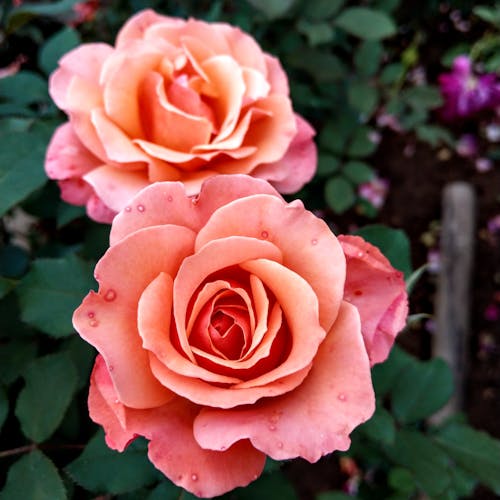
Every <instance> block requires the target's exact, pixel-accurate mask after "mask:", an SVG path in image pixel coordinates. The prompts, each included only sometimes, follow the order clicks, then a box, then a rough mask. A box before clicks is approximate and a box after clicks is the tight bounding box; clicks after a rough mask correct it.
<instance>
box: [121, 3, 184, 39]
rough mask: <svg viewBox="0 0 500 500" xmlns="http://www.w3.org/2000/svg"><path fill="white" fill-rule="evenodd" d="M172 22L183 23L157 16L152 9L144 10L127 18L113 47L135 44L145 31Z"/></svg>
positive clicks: (182, 21)
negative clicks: (159, 24) (158, 24)
mask: <svg viewBox="0 0 500 500" xmlns="http://www.w3.org/2000/svg"><path fill="white" fill-rule="evenodd" d="M166 21H168V22H172V23H174V22H175V23H176V24H184V23H185V21H184V20H181V19H174V18H167V17H165V16H162V15H160V14H157V13H156V12H155V11H153V10H152V9H145V10H142V11H140V12H138V13H137V14H135V15H133V16H132V17H130V18H129V20H128V21H127V22H126V23H125V24H124V25H123V26H122V28H121V29H120V31H119V33H118V35H117V37H116V42H115V46H116V47H117V48H123V47H125V46H126V45H128V44H129V43H130V42H135V41H136V40H137V39H141V38H143V36H144V33H145V32H146V31H147V29H148V28H149V27H150V26H152V25H154V24H155V23H158V22H166Z"/></svg>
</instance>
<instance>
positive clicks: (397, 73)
mask: <svg viewBox="0 0 500 500" xmlns="http://www.w3.org/2000/svg"><path fill="white" fill-rule="evenodd" d="M404 74H405V67H404V66H403V65H402V64H401V63H391V64H388V65H387V66H385V67H384V69H383V70H382V72H381V73H380V83H382V84H384V85H390V84H392V83H395V82H397V81H399V80H400V79H401V78H403V76H404Z"/></svg>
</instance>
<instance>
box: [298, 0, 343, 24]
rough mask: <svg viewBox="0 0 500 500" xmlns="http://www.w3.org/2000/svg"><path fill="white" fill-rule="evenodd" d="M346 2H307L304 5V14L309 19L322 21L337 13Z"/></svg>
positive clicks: (322, 0)
mask: <svg viewBox="0 0 500 500" xmlns="http://www.w3.org/2000/svg"><path fill="white" fill-rule="evenodd" d="M345 3H346V0H305V1H304V2H303V5H302V11H301V12H302V14H303V15H304V16H305V17H307V18H308V19H312V20H314V21H322V20H324V19H328V18H329V17H331V16H333V15H334V14H335V13H337V12H338V11H339V10H340V9H341V8H342V6H343V5H344V4H345Z"/></svg>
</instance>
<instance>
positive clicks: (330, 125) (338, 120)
mask: <svg viewBox="0 0 500 500" xmlns="http://www.w3.org/2000/svg"><path fill="white" fill-rule="evenodd" d="M357 127H358V120H357V116H356V114H355V113H354V112H353V111H351V112H347V111H346V110H345V109H344V110H341V112H339V114H338V115H337V116H335V117H334V119H332V120H331V121H328V122H327V123H326V125H325V127H324V128H323V130H322V131H321V133H320V134H319V143H320V145H321V147H323V148H324V149H327V150H328V151H331V152H333V153H336V154H342V153H343V152H344V149H345V147H346V143H347V141H348V139H349V138H350V137H351V135H352V134H353V133H354V131H355V130H356V128H357Z"/></svg>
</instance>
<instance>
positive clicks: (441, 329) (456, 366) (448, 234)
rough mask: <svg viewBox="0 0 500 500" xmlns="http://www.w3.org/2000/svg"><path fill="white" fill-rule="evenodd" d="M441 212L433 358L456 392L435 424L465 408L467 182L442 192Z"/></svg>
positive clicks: (471, 199)
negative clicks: (448, 373)
mask: <svg viewBox="0 0 500 500" xmlns="http://www.w3.org/2000/svg"><path fill="white" fill-rule="evenodd" d="M442 208H443V215H442V229H441V269H440V273H439V281H438V293H437V304H436V320H437V332H436V335H435V338H434V344H433V354H434V356H438V357H441V358H443V359H445V360H446V361H447V362H448V363H449V365H450V368H451V370H452V372H453V379H454V382H455V392H454V394H453V396H452V398H451V400H450V401H449V402H448V404H447V405H446V406H445V407H444V408H443V409H442V410H440V412H439V413H438V414H436V415H435V416H434V418H433V419H432V420H433V421H434V422H435V423H436V422H438V421H441V420H443V419H444V418H446V417H448V416H449V415H451V414H452V413H455V412H457V411H461V410H463V408H464V394H465V387H464V381H465V376H466V373H467V367H468V355H469V351H470V345H469V340H470V308H471V296H470V293H471V275H472V265H473V256H474V233H475V220H474V219H475V194H474V190H473V188H472V186H471V185H470V184H468V183H466V182H454V183H451V184H448V185H447V186H446V187H445V189H444V194H443V207H442ZM436 383H439V381H436Z"/></svg>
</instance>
